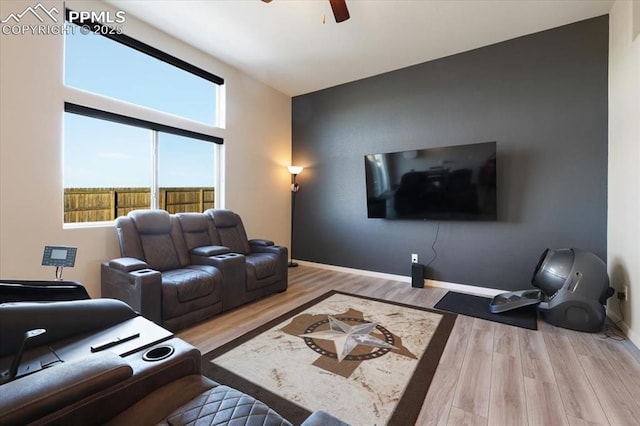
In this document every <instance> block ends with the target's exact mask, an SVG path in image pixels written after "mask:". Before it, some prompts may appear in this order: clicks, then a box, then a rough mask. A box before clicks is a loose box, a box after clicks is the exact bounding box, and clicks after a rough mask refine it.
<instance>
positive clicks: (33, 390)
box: [0, 352, 133, 424]
mask: <svg viewBox="0 0 640 426" xmlns="http://www.w3.org/2000/svg"><path fill="white" fill-rule="evenodd" d="M132 374H133V370H132V368H131V366H129V364H128V363H126V362H125V361H124V360H123V359H122V358H120V357H119V356H118V355H116V354H115V353H112V352H105V353H102V354H99V355H98V354H96V355H92V356H89V357H86V358H83V359H80V360H78V361H75V362H68V363H64V364H59V365H56V366H54V367H50V368H47V369H44V370H42V371H38V372H37V373H34V374H31V375H29V376H25V377H22V378H20V379H17V380H14V381H12V382H9V383H6V384H4V385H2V386H0V393H2V398H0V423H2V424H27V423H30V422H32V421H35V420H37V419H39V418H41V417H43V416H45V415H47V414H49V413H52V412H54V411H57V410H59V409H62V408H64V407H66V406H68V405H70V404H73V403H75V402H77V401H80V400H82V399H83V398H86V396H87V395H91V394H93V393H96V392H99V391H101V390H103V389H106V388H108V387H110V386H113V385H116V384H118V383H120V382H121V381H123V380H126V379H128V378H129V377H131V376H132Z"/></svg>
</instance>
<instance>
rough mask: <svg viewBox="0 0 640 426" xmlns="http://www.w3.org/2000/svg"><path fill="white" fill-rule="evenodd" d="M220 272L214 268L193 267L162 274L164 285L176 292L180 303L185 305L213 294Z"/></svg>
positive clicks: (204, 266) (205, 266)
mask: <svg viewBox="0 0 640 426" xmlns="http://www.w3.org/2000/svg"><path fill="white" fill-rule="evenodd" d="M218 274H219V272H218V271H217V270H216V269H215V268H213V267H212V266H207V265H191V266H188V267H186V268H182V269H172V270H170V271H166V272H164V273H163V274H162V285H163V287H167V288H166V290H169V291H174V290H175V293H176V295H177V298H178V301H180V302H182V303H184V302H188V301H190V300H193V299H198V298H200V297H204V296H206V295H208V294H211V293H212V292H213V290H214V288H215V285H216V280H215V278H216V275H218Z"/></svg>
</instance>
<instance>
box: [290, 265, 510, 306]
mask: <svg viewBox="0 0 640 426" xmlns="http://www.w3.org/2000/svg"><path fill="white" fill-rule="evenodd" d="M295 262H297V263H298V264H300V265H303V266H311V267H313V268H319V269H328V270H330V271H336V272H344V273H347V274H356V275H364V276H366V277H373V278H382V279H385V280H394V281H400V282H406V283H410V282H411V277H409V276H404V275H394V274H385V273H383V272H374V271H367V270H364V269H353V268H345V267H343V266H335V265H327V264H325V263H316V262H308V261H306V260H295ZM425 285H426V286H427V287H438V288H444V289H447V290H453V291H458V292H460V293H471V294H477V295H480V296H490V297H493V296H495V295H497V294H500V293H505V290H498V289H495V288H487V287H476V286H473V285H466V284H456V283H449V282H446V281H436V280H425Z"/></svg>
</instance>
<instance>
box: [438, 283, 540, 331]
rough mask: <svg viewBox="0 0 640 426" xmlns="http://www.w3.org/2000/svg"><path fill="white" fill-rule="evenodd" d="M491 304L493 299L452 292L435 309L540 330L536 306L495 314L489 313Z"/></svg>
mask: <svg viewBox="0 0 640 426" xmlns="http://www.w3.org/2000/svg"><path fill="white" fill-rule="evenodd" d="M489 303H491V299H490V298H487V297H481V296H474V295H472V294H464V293H456V292H454V291H450V292H448V293H447V294H445V295H444V297H443V298H442V299H440V301H439V302H438V303H436V304H435V306H434V308H435V309H440V310H443V311H448V312H453V313H456V314H462V315H467V316H470V317H475V318H481V319H485V320H488V321H494V322H500V323H503V324H508V325H513V326H516V327H522V328H528V329H530V330H537V329H538V324H537V318H538V311H537V309H536V306H535V305H534V306H525V307H524V308H519V309H514V310H512V311H507V312H502V313H500V314H493V313H491V312H490V311H489Z"/></svg>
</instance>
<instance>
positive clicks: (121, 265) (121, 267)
mask: <svg viewBox="0 0 640 426" xmlns="http://www.w3.org/2000/svg"><path fill="white" fill-rule="evenodd" d="M109 267H110V268H113V269H116V270H118V271H122V272H132V271H137V270H139V269H148V268H149V265H147V263H146V262H144V261H142V260H140V259H136V258H134V257H120V258H118V259H113V260H110V261H109Z"/></svg>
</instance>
